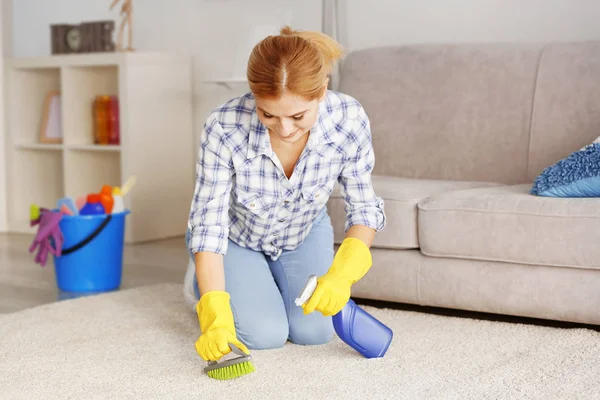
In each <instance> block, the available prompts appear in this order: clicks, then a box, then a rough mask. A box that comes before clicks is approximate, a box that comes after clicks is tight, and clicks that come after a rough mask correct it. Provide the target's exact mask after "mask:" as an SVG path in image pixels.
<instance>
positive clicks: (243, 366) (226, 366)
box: [204, 343, 255, 380]
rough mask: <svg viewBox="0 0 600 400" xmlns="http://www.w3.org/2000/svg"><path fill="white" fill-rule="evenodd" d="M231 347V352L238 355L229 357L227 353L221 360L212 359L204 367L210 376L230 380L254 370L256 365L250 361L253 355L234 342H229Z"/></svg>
mask: <svg viewBox="0 0 600 400" xmlns="http://www.w3.org/2000/svg"><path fill="white" fill-rule="evenodd" d="M229 348H230V349H231V353H229V354H237V357H233V358H228V355H225V356H223V357H222V358H221V359H220V360H219V361H210V362H209V363H208V366H206V367H205V368H204V372H206V374H207V375H208V376H209V377H211V378H213V379H219V380H228V379H233V378H238V377H240V376H243V375H246V374H249V373H251V372H254V370H255V369H254V365H253V364H252V361H250V360H251V359H252V356H250V355H249V354H246V353H244V352H243V351H242V350H240V349H239V348H238V347H237V346H236V345H234V344H232V343H229Z"/></svg>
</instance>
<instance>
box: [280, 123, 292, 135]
mask: <svg viewBox="0 0 600 400" xmlns="http://www.w3.org/2000/svg"><path fill="white" fill-rule="evenodd" d="M292 132H294V123H293V122H292V121H289V120H282V121H281V133H282V134H284V135H289V134H290V133H292Z"/></svg>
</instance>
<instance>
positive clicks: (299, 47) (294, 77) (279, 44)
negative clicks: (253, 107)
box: [247, 26, 342, 100]
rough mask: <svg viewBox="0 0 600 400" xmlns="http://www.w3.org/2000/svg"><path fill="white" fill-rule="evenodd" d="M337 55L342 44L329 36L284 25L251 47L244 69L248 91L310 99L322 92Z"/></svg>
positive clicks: (258, 94) (259, 94)
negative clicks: (245, 70) (285, 94)
mask: <svg viewBox="0 0 600 400" xmlns="http://www.w3.org/2000/svg"><path fill="white" fill-rule="evenodd" d="M341 57H342V47H341V46H340V44H339V43H337V42H336V41H335V40H333V39H332V38H331V37H329V36H327V35H325V34H323V33H321V32H311V31H294V30H292V29H291V28H290V27H289V26H286V27H284V28H283V29H281V33H280V34H279V35H277V36H269V37H267V38H265V39H263V40H262V41H260V42H259V43H258V44H257V45H256V46H254V49H253V50H252V53H251V54H250V58H249V60H248V70H247V78H248V83H249V85H250V90H251V91H252V93H253V94H254V96H255V97H268V98H277V97H279V96H280V95H281V94H282V93H284V92H291V93H293V94H295V95H299V96H303V97H305V98H306V99H307V100H313V99H315V98H318V97H320V96H321V95H322V94H323V90H324V87H325V83H326V82H327V78H328V76H329V74H331V71H332V70H333V67H334V66H335V63H336V62H337V61H338V60H339V59H340V58H341Z"/></svg>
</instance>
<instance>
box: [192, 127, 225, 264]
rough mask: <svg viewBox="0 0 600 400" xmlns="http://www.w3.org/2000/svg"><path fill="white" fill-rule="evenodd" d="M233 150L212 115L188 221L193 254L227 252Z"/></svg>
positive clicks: (202, 142) (204, 133) (204, 134)
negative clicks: (227, 144) (228, 145)
mask: <svg viewBox="0 0 600 400" xmlns="http://www.w3.org/2000/svg"><path fill="white" fill-rule="evenodd" d="M232 170H233V168H232V165H231V151H230V149H228V147H227V146H226V142H225V136H224V134H223V129H222V127H221V125H220V124H219V123H218V121H217V120H216V119H215V118H214V116H210V117H209V118H208V120H207V121H206V123H205V124H204V127H203V129H202V133H201V135H200V145H199V147H198V160H197V163H196V183H195V188H194V196H193V198H192V204H191V208H190V216H189V220H188V232H189V241H188V248H189V251H190V252H191V253H192V254H195V253H197V252H201V251H206V252H213V253H218V254H225V252H226V251H227V243H228V241H227V238H228V235H229V215H228V213H229V194H230V191H231V185H232V183H231V177H232Z"/></svg>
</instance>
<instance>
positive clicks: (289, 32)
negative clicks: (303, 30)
mask: <svg viewBox="0 0 600 400" xmlns="http://www.w3.org/2000/svg"><path fill="white" fill-rule="evenodd" d="M280 33H281V34H282V35H286V36H293V35H295V34H296V32H295V31H294V30H292V28H290V27H289V26H288V25H286V26H284V27H283V28H281V31H280Z"/></svg>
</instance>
